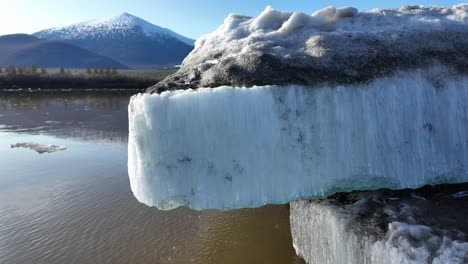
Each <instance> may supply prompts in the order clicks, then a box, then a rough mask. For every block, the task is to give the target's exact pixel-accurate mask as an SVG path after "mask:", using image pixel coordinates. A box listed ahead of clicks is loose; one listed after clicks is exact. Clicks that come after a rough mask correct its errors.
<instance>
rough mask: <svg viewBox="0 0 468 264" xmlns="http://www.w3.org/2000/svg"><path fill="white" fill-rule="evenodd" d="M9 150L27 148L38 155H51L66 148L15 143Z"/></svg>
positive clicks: (32, 143) (31, 143)
mask: <svg viewBox="0 0 468 264" xmlns="http://www.w3.org/2000/svg"><path fill="white" fill-rule="evenodd" d="M10 147H11V148H29V149H32V150H34V151H36V152H37V153H39V154H43V153H53V152H56V151H61V150H66V149H67V147H66V146H57V145H50V144H49V145H40V144H38V143H34V142H22V143H16V144H11V145H10Z"/></svg>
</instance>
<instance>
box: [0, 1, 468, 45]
mask: <svg viewBox="0 0 468 264" xmlns="http://www.w3.org/2000/svg"><path fill="white" fill-rule="evenodd" d="M459 2H461V0H458V1H451V0H445V1H426V0H419V1H418V0H392V1H390V0H383V1H378V2H377V1H371V0H359V1H347V0H337V1H325V0H198V1H196V0H0V35H4V34H11V33H34V32H36V31H39V30H41V29H46V28H49V27H57V26H65V25H69V24H73V23H76V22H81V21H86V20H91V19H95V18H105V17H112V16H115V15H118V14H120V13H123V12H128V13H130V14H133V15H135V16H139V17H141V18H143V19H145V20H148V21H149V22H151V23H153V24H156V25H159V26H162V27H167V28H170V29H172V30H174V31H176V32H178V33H180V34H182V35H185V36H188V37H191V38H197V37H199V36H200V35H202V34H205V33H209V32H211V31H212V30H213V29H215V28H216V27H218V26H219V25H220V24H221V23H222V22H223V20H224V18H225V17H226V16H227V15H228V14H230V13H240V14H245V15H250V16H257V15H258V14H259V13H260V12H261V11H262V10H263V9H265V7H266V6H267V5H271V6H272V7H273V8H274V9H276V10H284V11H300V12H304V13H307V14H311V13H313V12H314V11H316V10H318V9H321V8H323V7H326V6H330V5H334V6H337V7H339V6H354V7H357V8H358V9H359V10H369V9H373V8H376V7H378V8H389V7H390V8H392V7H399V6H402V5H414V4H422V5H424V6H429V5H440V6H452V5H454V4H457V3H459Z"/></svg>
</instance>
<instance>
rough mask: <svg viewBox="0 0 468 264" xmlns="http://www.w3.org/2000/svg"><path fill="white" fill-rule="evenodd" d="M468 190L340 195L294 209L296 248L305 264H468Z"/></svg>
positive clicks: (462, 186)
mask: <svg viewBox="0 0 468 264" xmlns="http://www.w3.org/2000/svg"><path fill="white" fill-rule="evenodd" d="M467 190H468V184H466V183H465V184H460V185H439V186H435V187H431V186H426V187H424V188H421V189H418V190H401V191H390V190H380V191H374V192H353V193H340V194H336V195H333V196H332V197H329V198H327V199H323V200H314V201H296V202H292V203H291V207H290V208H291V209H290V223H291V232H292V236H293V244H294V248H295V249H296V252H297V253H298V255H300V256H301V257H303V258H304V259H305V260H306V261H307V263H320V264H321V263H329V264H334V263H336V264H338V263H349V264H361V263H383V264H393V263H395V264H401V263H414V264H416V263H417V264H422V263H433V264H439V263H440V264H442V263H453V264H457V263H458V264H463V263H468V226H467V225H466V215H467V214H468V208H467V207H466V203H467V202H468V197H466V196H463V197H458V195H457V194H459V193H463V192H466V191H467Z"/></svg>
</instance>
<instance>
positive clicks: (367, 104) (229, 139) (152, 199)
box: [128, 68, 468, 209]
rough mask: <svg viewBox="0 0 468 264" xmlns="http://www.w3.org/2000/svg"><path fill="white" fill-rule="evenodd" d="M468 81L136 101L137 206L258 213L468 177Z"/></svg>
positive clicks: (388, 82)
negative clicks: (272, 206) (269, 207)
mask: <svg viewBox="0 0 468 264" xmlns="http://www.w3.org/2000/svg"><path fill="white" fill-rule="evenodd" d="M466 102H468V77H467V76H462V75H450V71H446V70H445V69H441V68H431V69H425V70H418V71H412V72H409V73H398V74H396V75H394V76H392V77H386V78H379V79H375V80H373V81H372V82H370V83H366V84H359V85H347V86H322V87H314V88H310V87H305V86H295V85H290V86H264V87H253V88H236V87H219V88H214V89H211V88H200V89H198V90H178V91H174V92H169V91H166V92H163V93H162V94H139V95H136V96H133V97H132V99H131V101H130V105H129V121H130V133H129V161H128V169H129V176H130V182H131V187H132V190H133V192H134V194H135V196H136V197H137V199H138V200H139V201H141V202H143V203H145V204H148V205H152V206H157V207H158V208H161V209H172V208H175V207H178V206H190V207H192V208H196V209H203V208H220V209H230V208H241V207H255V206H261V205H264V204H269V203H286V202H289V201H293V200H296V199H298V198H305V197H306V198H308V197H322V196H326V195H330V194H332V193H335V192H338V191H352V190H366V189H376V188H382V187H389V188H407V187H419V186H422V185H424V184H431V183H440V182H463V181H467V180H468V171H467V170H466V168H468V104H467V103H466Z"/></svg>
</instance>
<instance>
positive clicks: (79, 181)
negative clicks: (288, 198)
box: [0, 92, 302, 264]
mask: <svg viewBox="0 0 468 264" xmlns="http://www.w3.org/2000/svg"><path fill="white" fill-rule="evenodd" d="M130 95H131V94H130V93H117V92H112V93H104V92H93V93H70V92H69V93H41V94H39V93H23V94H20V93H0V263H282V264H283V263H302V262H301V260H299V259H298V257H297V256H296V255H295V253H294V249H293V248H292V240H291V233H290V229H289V219H288V214H289V208H288V206H286V205H284V206H265V207H262V208H258V209H241V210H235V211H217V210H208V211H194V210H191V209H188V208H179V209H176V210H172V211H160V210H158V209H156V208H151V207H148V206H146V205H143V204H140V203H139V202H138V201H136V199H135V198H134V197H133V194H132V192H131V190H130V186H129V180H128V176H127V146H126V144H127V133H128V132H127V130H128V127H127V122H128V121H127V104H128V99H129V97H130ZM19 142H36V143H39V144H54V145H61V146H66V147H67V149H66V150H64V151H58V152H54V153H44V154H38V153H37V152H35V151H33V150H30V149H26V148H10V144H15V143H19Z"/></svg>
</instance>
